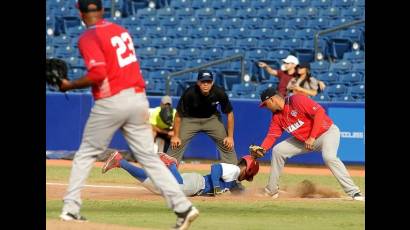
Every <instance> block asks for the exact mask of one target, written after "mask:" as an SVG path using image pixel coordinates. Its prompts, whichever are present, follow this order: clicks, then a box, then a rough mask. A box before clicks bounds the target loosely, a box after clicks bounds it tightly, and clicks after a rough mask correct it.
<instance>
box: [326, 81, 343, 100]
mask: <svg viewBox="0 0 410 230" xmlns="http://www.w3.org/2000/svg"><path fill="white" fill-rule="evenodd" d="M325 92H326V94H327V95H328V96H329V97H331V98H334V97H340V96H342V95H345V94H346V93H347V87H346V86H344V85H342V84H336V85H330V86H328V87H326V88H325Z"/></svg>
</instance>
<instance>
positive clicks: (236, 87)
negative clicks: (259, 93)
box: [231, 82, 256, 96]
mask: <svg viewBox="0 0 410 230" xmlns="http://www.w3.org/2000/svg"><path fill="white" fill-rule="evenodd" d="M255 90H256V86H255V84H251V83H248V82H247V83H242V84H240V83H239V84H238V83H235V84H232V89H231V92H232V93H234V94H236V95H239V96H241V95H248V94H252V93H255Z"/></svg>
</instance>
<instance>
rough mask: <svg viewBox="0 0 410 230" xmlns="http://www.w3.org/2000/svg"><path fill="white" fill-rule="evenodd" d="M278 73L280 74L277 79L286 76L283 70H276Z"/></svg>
mask: <svg viewBox="0 0 410 230" xmlns="http://www.w3.org/2000/svg"><path fill="white" fill-rule="evenodd" d="M276 72H278V75H277V77H278V78H279V79H281V78H282V76H283V74H285V73H284V72H283V71H282V70H276Z"/></svg>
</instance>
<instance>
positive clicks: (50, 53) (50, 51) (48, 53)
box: [46, 45, 54, 58]
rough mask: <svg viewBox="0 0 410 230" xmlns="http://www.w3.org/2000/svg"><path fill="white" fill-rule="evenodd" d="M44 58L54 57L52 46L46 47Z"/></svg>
mask: <svg viewBox="0 0 410 230" xmlns="http://www.w3.org/2000/svg"><path fill="white" fill-rule="evenodd" d="M46 57H47V58H53V57H54V47H53V46H52V45H46Z"/></svg>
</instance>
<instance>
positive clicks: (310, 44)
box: [302, 39, 315, 49]
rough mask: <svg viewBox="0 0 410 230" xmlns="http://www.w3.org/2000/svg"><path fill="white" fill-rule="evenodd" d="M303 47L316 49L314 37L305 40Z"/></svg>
mask: <svg viewBox="0 0 410 230" xmlns="http://www.w3.org/2000/svg"><path fill="white" fill-rule="evenodd" d="M302 48H303V49H314V48H315V42H314V41H313V39H308V40H304V41H303V44H302Z"/></svg>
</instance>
